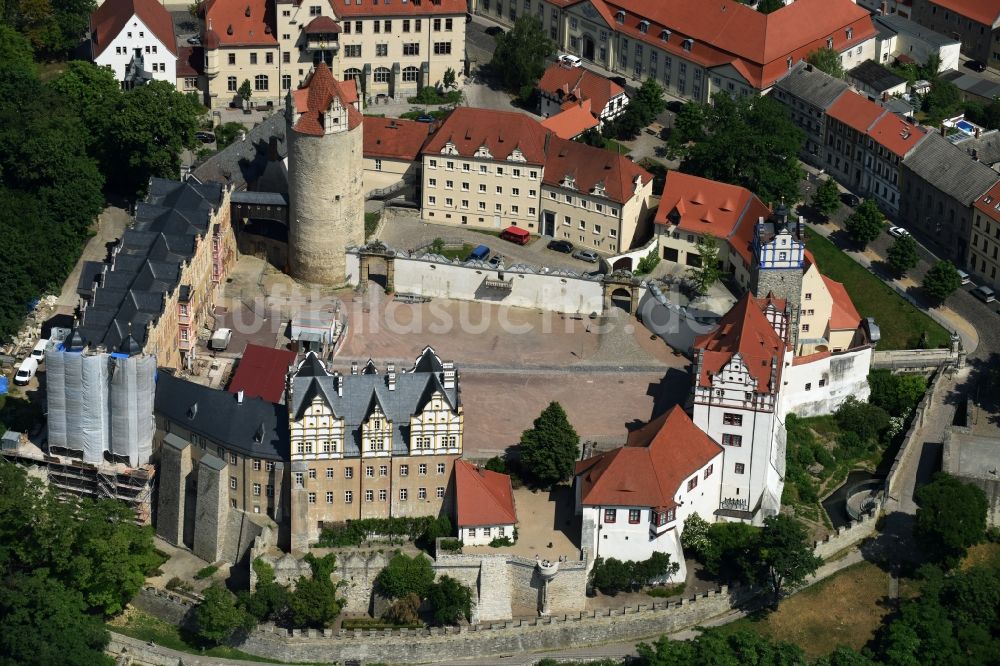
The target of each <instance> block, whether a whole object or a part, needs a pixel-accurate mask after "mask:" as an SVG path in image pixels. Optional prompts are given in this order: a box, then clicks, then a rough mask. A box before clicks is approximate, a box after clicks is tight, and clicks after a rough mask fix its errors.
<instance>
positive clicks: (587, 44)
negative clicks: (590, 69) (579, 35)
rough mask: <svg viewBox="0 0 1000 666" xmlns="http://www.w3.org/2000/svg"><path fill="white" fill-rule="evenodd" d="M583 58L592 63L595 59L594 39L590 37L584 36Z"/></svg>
mask: <svg viewBox="0 0 1000 666" xmlns="http://www.w3.org/2000/svg"><path fill="white" fill-rule="evenodd" d="M583 57H584V58H586V59H587V60H591V61H593V59H594V38H593V37H591V36H590V35H584V36H583Z"/></svg>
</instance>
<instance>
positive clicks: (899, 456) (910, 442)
mask: <svg viewBox="0 0 1000 666" xmlns="http://www.w3.org/2000/svg"><path fill="white" fill-rule="evenodd" d="M944 367H945V366H942V367H940V368H938V369H937V370H936V371H935V372H934V375H933V376H932V377H931V380H930V381H929V382H928V383H927V391H926V392H925V393H924V397H923V398H921V399H920V402H919V403H917V408H916V410H914V412H913V419H911V421H910V427H909V429H908V430H907V431H906V436H905V437H904V438H903V443H902V444H901V445H900V447H899V451H898V452H897V453H896V459H895V460H893V461H892V467H890V468H889V474H888V476H886V479H885V488H886V495H888V496H889V497H898V496H899V481H900V479H899V470H900V468H901V467H902V464H903V459H904V458H905V457H906V456H908V455H920V451H919V447H918V446H917V445H916V444H915V443H914V440H915V439H916V436H917V431H919V430H920V426H922V425H923V424H924V418H925V416H926V414H927V410H928V409H929V407H930V404H931V401H932V400H933V399H934V392H935V391H936V390H937V387H938V384H939V383H940V379H941V373H942V372H943V370H944Z"/></svg>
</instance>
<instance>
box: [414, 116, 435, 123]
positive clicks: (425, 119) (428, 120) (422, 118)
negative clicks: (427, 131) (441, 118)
mask: <svg viewBox="0 0 1000 666" xmlns="http://www.w3.org/2000/svg"><path fill="white" fill-rule="evenodd" d="M417 122H418V123H432V122H434V116H426V115H425V116H417Z"/></svg>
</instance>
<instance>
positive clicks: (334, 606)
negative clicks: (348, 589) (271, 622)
mask: <svg viewBox="0 0 1000 666" xmlns="http://www.w3.org/2000/svg"><path fill="white" fill-rule="evenodd" d="M341 607H342V603H341V601H340V600H339V599H337V588H336V587H335V586H334V584H333V583H332V582H330V578H329V575H327V576H326V577H317V576H316V575H315V574H314V575H313V577H312V578H306V577H305V576H302V577H301V578H299V580H298V582H297V583H296V584H295V590H294V591H292V592H291V593H289V595H288V616H289V620H290V621H291V623H292V626H294V627H298V628H303V629H304V628H307V627H312V628H315V629H322V628H324V627H328V626H329V625H330V623H332V622H333V621H334V620H335V619H336V618H337V616H338V615H339V614H340V610H341Z"/></svg>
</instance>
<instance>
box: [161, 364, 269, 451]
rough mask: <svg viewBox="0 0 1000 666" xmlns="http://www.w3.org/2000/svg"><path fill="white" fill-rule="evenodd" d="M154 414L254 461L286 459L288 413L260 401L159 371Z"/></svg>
mask: <svg viewBox="0 0 1000 666" xmlns="http://www.w3.org/2000/svg"><path fill="white" fill-rule="evenodd" d="M155 411H156V413H157V414H158V415H159V416H161V417H163V418H164V419H166V420H168V421H170V422H172V423H176V424H178V425H180V426H181V427H183V428H185V429H187V430H190V431H191V432H194V433H195V434H198V435H200V436H202V437H205V438H206V439H210V440H212V441H213V442H217V443H218V444H221V445H222V446H225V447H226V448H229V449H235V450H237V451H241V452H243V453H244V454H246V455H248V456H251V457H254V458H267V459H269V460H283V459H286V458H287V457H288V412H287V411H286V410H285V407H284V406H283V405H276V404H274V403H270V402H267V401H266V400H262V399H261V398H246V397H244V398H243V402H238V401H237V399H236V396H235V395H234V394H232V393H229V392H227V391H220V390H218V389H213V388H210V387H208V386H203V385H201V384H195V383H194V382H189V381H187V380H184V379H181V378H179V377H176V376H174V375H172V374H170V373H169V372H164V371H162V370H161V371H160V372H159V373H157V379H156V402H155Z"/></svg>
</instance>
